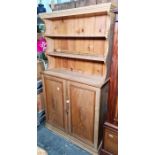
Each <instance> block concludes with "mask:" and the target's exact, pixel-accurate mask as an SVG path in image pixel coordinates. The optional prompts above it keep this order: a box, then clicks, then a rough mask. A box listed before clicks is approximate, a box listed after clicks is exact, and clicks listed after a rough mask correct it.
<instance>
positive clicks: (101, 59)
mask: <svg viewBox="0 0 155 155" xmlns="http://www.w3.org/2000/svg"><path fill="white" fill-rule="evenodd" d="M47 55H51V56H56V57H64V58H71V59H83V60H91V61H99V62H105V57H101V56H100V57H99V56H93V55H80V54H72V53H64V52H48V53H47Z"/></svg>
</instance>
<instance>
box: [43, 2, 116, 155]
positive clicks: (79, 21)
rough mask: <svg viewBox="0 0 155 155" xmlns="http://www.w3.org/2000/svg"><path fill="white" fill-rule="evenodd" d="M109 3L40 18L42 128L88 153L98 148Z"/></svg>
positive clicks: (109, 50) (105, 84)
mask: <svg viewBox="0 0 155 155" xmlns="http://www.w3.org/2000/svg"><path fill="white" fill-rule="evenodd" d="M113 8H114V7H113V5H112V4H111V3H106V4H98V5H94V6H87V7H81V8H74V9H68V10H62V11H55V12H53V13H50V14H40V17H41V18H42V19H43V20H44V22H45V24H46V32H45V34H44V36H45V38H46V40H47V50H46V55H47V57H48V62H49V66H48V70H46V71H44V72H43V73H42V79H43V86H44V96H45V102H46V104H45V112H46V127H47V128H49V129H50V130H52V131H54V132H56V133H58V134H60V135H62V136H64V137H65V138H67V139H69V140H70V141H72V142H73V143H75V144H77V145H78V146H80V147H81V148H83V149H85V150H87V151H89V152H90V153H92V154H98V153H99V150H100V148H101V146H102V134H103V133H102V132H103V130H102V126H103V122H104V120H105V114H106V111H107V98H108V86H109V85H108V82H109V74H110V64H111V55H112V40H113V27H114V19H115V14H114V13H112V9H113Z"/></svg>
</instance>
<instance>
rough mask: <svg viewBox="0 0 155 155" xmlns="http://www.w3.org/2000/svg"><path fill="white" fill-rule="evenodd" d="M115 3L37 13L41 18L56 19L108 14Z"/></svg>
mask: <svg viewBox="0 0 155 155" xmlns="http://www.w3.org/2000/svg"><path fill="white" fill-rule="evenodd" d="M113 8H115V5H113V4H112V3H105V4H98V5H92V6H85V7H80V8H74V9H68V10H62V11H54V12H53V13H52V14H51V13H41V14H39V16H40V18H42V19H58V18H62V17H63V18H67V17H76V16H86V15H87V16H94V15H101V14H102V15H104V14H108V13H109V12H110V11H111V10H112V9H113Z"/></svg>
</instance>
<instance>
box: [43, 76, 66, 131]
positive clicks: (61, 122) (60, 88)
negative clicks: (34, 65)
mask: <svg viewBox="0 0 155 155" xmlns="http://www.w3.org/2000/svg"><path fill="white" fill-rule="evenodd" d="M44 84H45V92H46V93H45V94H46V122H47V123H49V124H50V125H52V126H54V127H57V128H59V129H62V130H64V129H65V128H66V125H65V124H66V123H65V121H66V118H65V114H64V112H65V104H64V95H65V94H64V93H65V91H64V89H65V81H64V80H61V79H57V78H53V77H46V76H45V78H44Z"/></svg>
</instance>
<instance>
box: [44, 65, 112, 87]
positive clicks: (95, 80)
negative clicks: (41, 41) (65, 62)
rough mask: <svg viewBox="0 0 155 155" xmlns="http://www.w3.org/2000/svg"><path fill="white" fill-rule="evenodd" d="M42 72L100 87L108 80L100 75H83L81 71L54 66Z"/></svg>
mask: <svg viewBox="0 0 155 155" xmlns="http://www.w3.org/2000/svg"><path fill="white" fill-rule="evenodd" d="M43 74H44V75H52V76H55V77H59V78H63V79H69V80H72V81H77V82H81V83H85V84H88V85H91V86H95V87H99V88H101V87H102V86H103V85H104V84H105V83H106V82H107V81H108V80H109V79H107V80H106V81H105V78H104V77H100V76H92V75H91V76H90V75H84V74H82V73H78V72H73V71H69V70H65V69H56V68H53V69H48V70H46V71H44V72H43Z"/></svg>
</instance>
